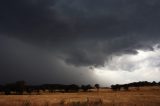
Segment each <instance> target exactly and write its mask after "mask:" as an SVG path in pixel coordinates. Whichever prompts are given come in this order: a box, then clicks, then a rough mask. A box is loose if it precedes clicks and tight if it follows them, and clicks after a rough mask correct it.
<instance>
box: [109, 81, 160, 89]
mask: <svg viewBox="0 0 160 106" xmlns="http://www.w3.org/2000/svg"><path fill="white" fill-rule="evenodd" d="M143 86H160V82H155V81H153V82H148V81H140V82H133V83H129V84H116V85H111V89H112V90H113V91H120V90H122V89H123V90H126V91H127V90H129V87H136V88H137V90H139V87H143Z"/></svg>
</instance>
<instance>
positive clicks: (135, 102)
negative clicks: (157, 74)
mask: <svg viewBox="0 0 160 106" xmlns="http://www.w3.org/2000/svg"><path fill="white" fill-rule="evenodd" d="M0 106H160V87H143V88H140V90H136V89H134V88H132V89H130V90H129V91H117V92H116V91H115V92H114V91H111V90H110V89H100V90H99V92H97V91H96V90H92V92H78V93H50V94H48V93H46V94H41V95H0Z"/></svg>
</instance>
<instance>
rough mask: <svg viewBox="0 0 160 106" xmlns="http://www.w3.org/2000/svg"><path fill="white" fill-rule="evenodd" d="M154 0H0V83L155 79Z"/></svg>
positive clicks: (159, 63)
mask: <svg viewBox="0 0 160 106" xmlns="http://www.w3.org/2000/svg"><path fill="white" fill-rule="evenodd" d="M159 19H160V1H159V0H0V83H8V82H14V81H18V80H25V81H26V82H28V83H31V84H42V83H61V84H72V83H75V84H95V83H99V84H100V85H103V86H109V85H111V84H117V83H120V84H122V83H130V82H136V81H151V82H152V81H157V82H159V81H160V30H159V28H160V21H159Z"/></svg>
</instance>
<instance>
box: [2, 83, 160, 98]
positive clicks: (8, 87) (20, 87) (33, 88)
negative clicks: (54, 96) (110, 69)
mask: <svg viewBox="0 0 160 106" xmlns="http://www.w3.org/2000/svg"><path fill="white" fill-rule="evenodd" d="M142 86H160V82H158V83H157V82H155V81H153V82H147V81H140V82H133V83H128V84H116V85H111V89H112V90H113V91H120V90H125V91H128V90H129V87H136V88H137V90H138V89H139V87H142ZM93 88H96V89H97V91H99V89H100V85H99V84H95V85H94V87H93V86H91V85H90V84H88V85H81V86H78V85H76V84H70V85H64V84H43V85H28V84H27V83H26V82H25V81H17V82H15V83H9V84H5V85H0V92H3V93H4V94H6V95H10V94H17V95H22V94H24V92H25V94H26V93H27V94H32V93H33V92H34V93H35V92H36V93H37V94H39V93H40V92H49V93H53V92H62V93H64V92H79V91H83V92H87V91H90V89H93Z"/></svg>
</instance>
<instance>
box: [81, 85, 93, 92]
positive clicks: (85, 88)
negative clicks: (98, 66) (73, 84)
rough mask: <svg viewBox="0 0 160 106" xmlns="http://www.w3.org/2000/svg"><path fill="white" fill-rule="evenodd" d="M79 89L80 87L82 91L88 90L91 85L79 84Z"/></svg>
mask: <svg viewBox="0 0 160 106" xmlns="http://www.w3.org/2000/svg"><path fill="white" fill-rule="evenodd" d="M81 89H82V90H83V91H84V92H86V91H88V90H89V89H92V86H91V85H82V86H81Z"/></svg>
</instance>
